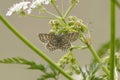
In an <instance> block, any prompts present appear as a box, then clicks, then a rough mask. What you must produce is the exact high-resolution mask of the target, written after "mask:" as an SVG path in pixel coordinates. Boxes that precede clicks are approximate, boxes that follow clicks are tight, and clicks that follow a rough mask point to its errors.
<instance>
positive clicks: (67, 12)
mask: <svg viewBox="0 0 120 80" xmlns="http://www.w3.org/2000/svg"><path fill="white" fill-rule="evenodd" d="M74 6H75V3H73V4H72V5H70V6H69V8H68V9H67V11H66V12H65V15H64V16H63V18H64V19H65V18H66V17H67V15H68V14H69V13H70V11H71V10H72V8H73V7H74Z"/></svg>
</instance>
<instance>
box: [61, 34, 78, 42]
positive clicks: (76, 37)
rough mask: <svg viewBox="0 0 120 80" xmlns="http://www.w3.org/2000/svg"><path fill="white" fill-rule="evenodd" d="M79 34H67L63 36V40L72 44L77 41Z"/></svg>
mask: <svg viewBox="0 0 120 80" xmlns="http://www.w3.org/2000/svg"><path fill="white" fill-rule="evenodd" d="M78 36H79V33H78V32H74V33H67V34H65V35H63V38H66V39H69V41H70V42H74V41H76V40H77V39H78Z"/></svg>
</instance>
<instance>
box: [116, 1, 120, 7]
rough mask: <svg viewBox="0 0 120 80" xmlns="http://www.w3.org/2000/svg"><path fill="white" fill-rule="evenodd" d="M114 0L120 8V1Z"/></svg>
mask: <svg viewBox="0 0 120 80" xmlns="http://www.w3.org/2000/svg"><path fill="white" fill-rule="evenodd" d="M115 1H116V5H117V6H118V8H120V1H118V0H115Z"/></svg>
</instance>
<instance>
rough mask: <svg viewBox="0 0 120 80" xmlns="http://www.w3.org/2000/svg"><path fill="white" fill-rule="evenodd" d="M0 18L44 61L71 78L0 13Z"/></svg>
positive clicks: (70, 78) (70, 79)
mask: <svg viewBox="0 0 120 80" xmlns="http://www.w3.org/2000/svg"><path fill="white" fill-rule="evenodd" d="M0 20H1V21H2V22H3V23H4V24H5V25H6V27H7V28H8V29H10V31H11V32H13V33H14V34H15V35H16V36H17V37H18V38H19V39H20V40H21V41H22V42H23V43H25V44H26V45H27V46H28V47H29V48H30V49H31V50H33V51H34V52H35V53H36V54H37V55H39V56H40V57H42V58H43V59H44V60H45V61H47V62H48V63H49V64H51V65H52V66H53V67H55V68H56V69H57V70H59V71H60V72H61V74H63V75H64V76H65V77H66V78H68V79H69V80H73V78H72V77H71V76H70V75H68V74H67V73H65V71H63V70H62V69H61V68H60V67H59V66H57V65H56V64H55V62H53V61H52V60H51V59H50V58H49V57H47V56H46V55H45V54H44V53H43V52H42V51H40V50H39V49H38V48H36V47H35V46H34V45H33V44H31V43H30V42H29V41H28V40H27V39H26V38H25V37H23V35H21V34H20V33H19V32H18V31H17V30H16V29H15V28H14V27H13V26H12V25H10V24H9V23H8V22H7V20H6V19H5V18H4V17H2V15H1V14H0Z"/></svg>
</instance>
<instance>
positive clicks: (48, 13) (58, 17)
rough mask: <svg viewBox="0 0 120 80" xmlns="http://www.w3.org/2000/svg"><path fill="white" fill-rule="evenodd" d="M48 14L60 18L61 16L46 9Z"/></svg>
mask: <svg viewBox="0 0 120 80" xmlns="http://www.w3.org/2000/svg"><path fill="white" fill-rule="evenodd" d="M46 12H47V13H48V14H50V15H52V16H54V17H56V18H59V16H57V15H55V14H53V13H51V12H49V11H46Z"/></svg>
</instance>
